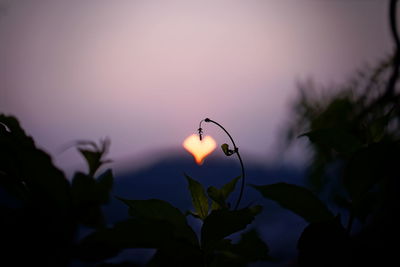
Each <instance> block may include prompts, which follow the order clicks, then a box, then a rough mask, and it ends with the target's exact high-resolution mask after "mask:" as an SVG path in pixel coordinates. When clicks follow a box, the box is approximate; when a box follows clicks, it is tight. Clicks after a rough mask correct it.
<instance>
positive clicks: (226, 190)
mask: <svg viewBox="0 0 400 267" xmlns="http://www.w3.org/2000/svg"><path fill="white" fill-rule="evenodd" d="M241 177H242V176H238V177H236V178H234V179H232V181H230V182H229V183H227V184H225V185H224V186H223V187H222V188H221V192H222V194H223V196H224V199H225V200H226V199H227V198H228V197H229V195H230V194H231V193H232V192H233V191H234V190H235V187H236V183H237V182H238V181H239V179H240V178H241Z"/></svg>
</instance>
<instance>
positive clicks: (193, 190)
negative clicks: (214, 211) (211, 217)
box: [185, 174, 209, 220]
mask: <svg viewBox="0 0 400 267" xmlns="http://www.w3.org/2000/svg"><path fill="white" fill-rule="evenodd" d="M185 177H186V180H187V181H188V183H189V191H190V194H191V195H192V203H193V207H194V209H195V211H196V214H198V215H199V217H200V219H202V220H204V219H205V218H206V217H207V215H208V209H209V204H208V198H207V195H206V193H205V191H204V188H203V186H202V185H201V184H200V183H199V182H197V181H196V180H194V179H193V178H191V177H189V176H188V175H186V174H185Z"/></svg>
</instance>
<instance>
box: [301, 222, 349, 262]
mask: <svg viewBox="0 0 400 267" xmlns="http://www.w3.org/2000/svg"><path fill="white" fill-rule="evenodd" d="M348 241H349V238H348V235H347V233H346V230H345V229H344V228H343V226H342V225H341V223H340V218H339V217H336V218H332V219H330V220H327V221H322V222H316V223H311V224H309V225H308V226H307V227H306V228H305V229H304V231H303V233H302V234H301V236H300V239H299V241H298V244H297V247H298V250H299V256H298V262H299V266H304V267H308V266H344V265H345V263H346V261H345V260H344V259H346V257H347V255H346V253H348V248H349V243H348Z"/></svg>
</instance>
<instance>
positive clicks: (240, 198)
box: [199, 118, 246, 210]
mask: <svg viewBox="0 0 400 267" xmlns="http://www.w3.org/2000/svg"><path fill="white" fill-rule="evenodd" d="M203 121H205V122H212V123H214V124H215V125H217V126H218V127H220V128H221V129H222V130H223V131H224V132H225V133H226V134H227V135H228V137H229V139H230V140H231V142H232V145H233V150H234V152H235V154H236V155H237V157H238V159H239V162H240V168H241V170H242V177H241V178H242V184H241V186H240V193H239V197H238V200H237V202H236V205H235V210H237V209H238V207H239V204H240V201H241V200H242V197H243V190H244V184H245V175H246V174H245V171H244V164H243V160H242V157H241V156H240V153H239V148H238V147H237V146H236V144H235V141H234V140H233V138H232V136H231V135H230V134H229V132H228V131H227V130H226V129H225V128H224V127H223V126H222V125H221V124H219V123H218V122H216V121H213V120H211V119H209V118H206V119H204V120H202V121H200V125H199V136H200V140H201V138H202V128H201V123H202V122H203Z"/></svg>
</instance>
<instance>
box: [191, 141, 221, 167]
mask: <svg viewBox="0 0 400 267" xmlns="http://www.w3.org/2000/svg"><path fill="white" fill-rule="evenodd" d="M183 147H184V148H185V149H186V150H187V151H189V153H190V154H192V155H193V157H194V159H195V160H196V163H197V164H199V165H201V164H203V161H204V159H205V157H207V156H208V155H210V154H211V153H212V152H213V151H214V150H215V148H216V147H217V143H216V142H215V140H214V138H212V137H211V136H209V135H207V136H205V137H203V138H202V140H200V138H199V136H198V135H197V134H192V135H191V136H189V137H187V138H186V139H185V141H183Z"/></svg>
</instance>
